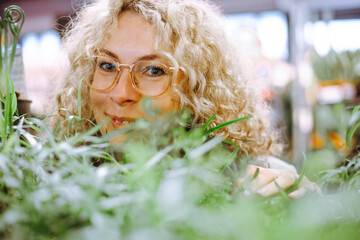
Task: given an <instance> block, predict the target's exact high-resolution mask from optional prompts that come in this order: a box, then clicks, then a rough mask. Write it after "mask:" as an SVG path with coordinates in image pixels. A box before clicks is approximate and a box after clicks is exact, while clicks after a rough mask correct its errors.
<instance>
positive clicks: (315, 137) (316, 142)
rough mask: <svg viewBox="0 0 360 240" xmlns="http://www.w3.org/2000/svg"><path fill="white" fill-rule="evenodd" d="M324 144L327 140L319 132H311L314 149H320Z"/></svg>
mask: <svg viewBox="0 0 360 240" xmlns="http://www.w3.org/2000/svg"><path fill="white" fill-rule="evenodd" d="M324 145H325V142H324V140H323V138H322V137H321V136H320V135H319V134H317V133H312V134H311V146H312V148H313V149H320V148H322V147H323V146H324Z"/></svg>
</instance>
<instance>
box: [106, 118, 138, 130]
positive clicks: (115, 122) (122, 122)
mask: <svg viewBox="0 0 360 240" xmlns="http://www.w3.org/2000/svg"><path fill="white" fill-rule="evenodd" d="M108 117H110V122H111V125H112V126H113V127H114V128H120V127H123V126H126V125H128V124H131V123H132V122H133V121H134V119H133V118H127V117H117V116H112V115H108Z"/></svg>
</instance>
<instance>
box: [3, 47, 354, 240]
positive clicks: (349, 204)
mask: <svg viewBox="0 0 360 240" xmlns="http://www.w3.org/2000/svg"><path fill="white" fill-rule="evenodd" d="M5 52H6V51H5ZM79 84H80V85H79V88H80V86H81V83H79ZM4 104H5V109H6V108H7V107H8V105H7V104H9V102H8V101H5V102H4ZM143 106H144V109H151V101H150V100H146V101H144V103H143ZM64 110H65V109H64ZM65 111H66V110H65ZM1 114H3V115H2V116H4V114H10V115H11V118H10V119H11V123H10V122H6V121H3V122H2V123H1V124H3V125H2V127H7V128H8V129H11V132H7V133H6V134H5V135H2V138H1V149H0V150H1V152H0V238H1V239H16V240H21V239H40V240H41V239H340V238H341V239H359V223H360V207H359V204H358V202H359V200H360V197H359V194H358V192H356V191H354V190H357V189H356V188H354V187H353V186H354V185H351V184H349V185H348V186H349V188H348V189H347V190H348V191H346V192H345V191H342V192H341V195H329V196H327V195H324V196H316V195H315V196H313V195H309V196H308V197H305V198H303V199H301V200H298V201H296V202H294V201H290V200H289V198H288V197H287V193H288V192H286V191H284V190H282V189H281V188H279V190H280V194H278V195H276V196H274V197H271V198H265V199H264V198H261V197H258V196H256V195H252V196H251V197H249V196H247V195H246V194H243V191H238V189H236V187H235V186H234V183H235V182H236V179H237V178H238V177H239V175H240V174H241V171H242V170H243V167H242V166H243V164H244V161H245V160H246V159H247V157H246V158H240V157H239V155H238V153H239V151H241V149H240V148H239V147H237V148H236V149H235V150H234V151H230V150H229V149H228V148H226V144H223V142H224V139H222V138H221V136H217V137H210V136H209V134H211V133H212V132H214V131H216V130H218V129H220V128H221V127H226V126H228V125H229V124H234V123H236V122H239V121H246V118H248V117H244V118H240V119H236V120H234V121H230V122H228V123H224V124H221V125H218V126H216V127H214V128H209V126H210V123H211V121H212V120H213V117H211V118H210V119H209V120H208V121H207V123H206V124H205V125H204V126H202V127H189V123H190V122H191V116H190V114H189V112H188V111H186V110H185V111H183V112H180V113H178V114H176V115H169V116H167V117H164V118H161V119H158V118H157V116H158V113H157V112H156V111H150V110H149V111H148V112H147V115H148V116H150V118H149V119H148V120H147V119H138V120H137V121H136V122H135V123H133V124H131V125H129V126H127V127H123V128H121V129H118V130H115V131H112V132H111V133H108V134H106V135H99V134H97V133H98V131H99V129H100V128H101V127H102V125H101V124H99V125H95V124H94V127H93V128H92V129H90V130H89V131H86V132H83V131H78V132H77V131H76V130H78V127H77V126H78V123H79V121H88V120H86V119H83V118H82V116H81V95H80V91H79V92H78V115H73V114H72V113H71V112H68V118H67V120H66V123H65V124H66V125H67V126H68V128H67V129H66V132H63V131H62V130H61V127H60V125H61V124H64V123H59V124H57V125H56V126H55V128H54V129H50V128H49V127H48V126H47V125H46V124H45V123H44V121H43V120H40V119H31V118H30V119H29V118H25V117H20V118H19V117H17V118H16V117H15V118H13V117H12V111H10V112H9V111H1ZM249 117H250V116H249ZM3 119H4V118H3ZM15 120H18V121H17V124H14V121H15ZM9 121H10V120H9ZM24 124H26V125H27V126H29V127H28V128H27V130H25V129H24V127H23V126H24ZM102 124H105V123H102ZM28 129H31V131H29V130H28ZM73 130H75V133H74V134H72V132H74V131H73ZM119 134H126V136H127V140H126V142H125V143H123V144H120V145H118V146H116V145H110V144H109V139H111V138H113V137H115V136H116V135H119ZM63 136H65V137H63ZM225 143H227V144H231V142H230V141H225ZM249 157H250V156H249ZM352 166H353V167H358V166H359V163H358V162H354V163H353V164H352ZM258 173H259V171H257V173H256V174H255V176H254V178H256V177H257V175H258ZM302 177H303V172H302V173H301V176H300V178H299V180H298V182H297V183H296V185H297V184H299V182H300V180H301V178H302ZM329 178H330V177H329ZM251 180H252V179H250V181H251Z"/></svg>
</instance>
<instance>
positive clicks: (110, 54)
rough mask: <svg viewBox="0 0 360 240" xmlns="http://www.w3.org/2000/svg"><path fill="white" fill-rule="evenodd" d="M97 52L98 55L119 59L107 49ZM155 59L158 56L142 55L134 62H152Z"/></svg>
mask: <svg viewBox="0 0 360 240" xmlns="http://www.w3.org/2000/svg"><path fill="white" fill-rule="evenodd" d="M99 52H100V53H104V54H106V55H108V56H109V57H112V58H115V59H116V60H120V58H119V57H118V55H116V54H115V53H113V52H111V51H109V50H107V49H104V48H102V49H99ZM156 58H159V55H157V54H148V55H144V56H141V57H138V58H137V59H136V60H135V62H138V61H142V60H154V59H156Z"/></svg>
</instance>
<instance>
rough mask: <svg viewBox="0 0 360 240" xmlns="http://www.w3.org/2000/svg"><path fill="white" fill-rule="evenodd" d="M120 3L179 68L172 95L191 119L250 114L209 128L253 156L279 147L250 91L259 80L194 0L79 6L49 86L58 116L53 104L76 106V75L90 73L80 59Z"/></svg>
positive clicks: (207, 9)
mask: <svg viewBox="0 0 360 240" xmlns="http://www.w3.org/2000/svg"><path fill="white" fill-rule="evenodd" d="M125 11H133V12H135V13H137V14H140V15H142V16H144V17H145V19H146V20H147V21H148V22H149V23H150V24H151V25H152V26H153V27H154V31H155V46H154V49H155V50H156V51H157V52H158V53H159V54H160V55H162V56H163V57H165V58H167V60H169V61H170V62H171V63H172V64H173V66H174V67H175V68H177V69H179V68H181V70H182V72H183V79H182V84H179V85H174V86H172V87H173V88H174V91H175V92H176V93H177V94H178V95H179V97H180V107H181V108H184V107H185V108H188V109H189V110H190V111H191V112H192V114H193V119H194V123H199V124H201V123H205V122H206V121H207V120H208V119H209V118H210V117H211V116H212V115H213V114H215V117H214V119H213V121H212V123H213V124H214V125H218V124H221V123H224V122H226V121H229V120H233V119H236V118H240V117H244V116H248V115H252V116H253V117H252V118H250V119H247V120H245V121H241V122H239V123H236V124H233V125H230V126H228V127H226V128H223V129H221V130H218V131H217V132H216V134H222V135H224V137H225V138H227V139H229V140H230V141H232V142H234V143H236V144H237V145H239V146H240V147H241V148H242V151H243V153H247V154H251V155H254V156H259V155H278V154H279V153H280V152H281V151H282V145H281V144H280V143H279V142H278V140H277V139H278V133H277V131H275V130H274V129H273V128H272V127H271V126H270V117H269V108H268V107H267V105H266V104H265V103H264V101H263V100H262V98H261V97H260V95H259V93H258V86H259V85H258V84H257V82H256V80H255V79H250V78H248V77H246V76H245V75H244V74H243V72H242V70H241V66H240V61H239V57H238V56H237V55H238V54H237V53H236V51H235V47H234V46H233V45H232V44H231V42H230V41H229V39H228V37H227V35H226V34H225V31H224V24H223V19H222V17H221V14H220V12H219V10H218V9H217V8H216V6H214V5H212V4H210V3H208V2H205V1H201V0H98V1H95V2H93V3H91V4H88V5H86V6H84V8H83V9H82V10H80V11H79V12H78V13H77V15H76V17H75V18H74V19H73V20H72V21H71V22H70V24H69V25H68V30H67V32H66V34H65V36H64V39H63V40H64V41H63V43H64V44H63V46H64V48H65V51H66V53H67V60H68V62H69V64H68V66H67V69H66V71H65V78H64V81H63V82H62V84H63V85H62V86H61V87H60V92H59V93H58V94H57V104H58V112H59V116H60V118H61V119H62V120H65V118H66V114H65V112H64V111H62V110H61V109H67V110H69V111H70V112H72V113H74V114H78V112H77V111H78V108H77V92H78V85H79V81H80V80H81V79H91V78H92V75H93V72H94V69H92V68H93V67H92V64H89V62H88V60H87V59H89V57H90V56H93V55H94V53H95V52H96V51H97V50H98V49H99V48H101V46H103V44H104V42H106V40H107V38H108V37H109V33H110V32H111V30H112V29H114V28H115V27H116V24H117V19H118V17H119V15H120V14H122V13H124V12H125ZM180 66H181V67H180ZM180 86H182V87H180ZM81 93H82V101H81V107H82V108H81V109H82V113H81V116H82V117H85V118H88V119H90V120H94V116H93V112H92V108H91V105H90V104H91V103H90V101H89V89H88V87H87V86H86V85H85V84H83V86H82V89H81ZM81 127H82V129H84V130H86V129H89V128H90V124H89V123H88V122H84V123H83V126H81ZM243 139H246V140H247V141H243Z"/></svg>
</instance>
